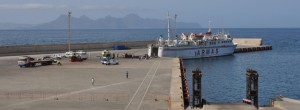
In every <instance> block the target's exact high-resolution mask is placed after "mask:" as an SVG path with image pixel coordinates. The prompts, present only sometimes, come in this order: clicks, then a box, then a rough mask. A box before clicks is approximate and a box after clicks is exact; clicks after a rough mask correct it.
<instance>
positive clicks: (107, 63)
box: [102, 59, 119, 65]
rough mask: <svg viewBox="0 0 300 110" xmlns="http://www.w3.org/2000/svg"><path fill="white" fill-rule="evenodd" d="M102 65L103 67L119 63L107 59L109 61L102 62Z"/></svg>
mask: <svg viewBox="0 0 300 110" xmlns="http://www.w3.org/2000/svg"><path fill="white" fill-rule="evenodd" d="M102 64H105V65H118V64H119V61H118V60H116V59H109V60H105V61H103V63H102Z"/></svg>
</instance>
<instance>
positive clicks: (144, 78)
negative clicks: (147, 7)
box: [0, 49, 172, 110]
mask: <svg viewBox="0 0 300 110" xmlns="http://www.w3.org/2000/svg"><path fill="white" fill-rule="evenodd" d="M112 52H114V53H116V54H120V55H121V54H122V53H131V54H135V55H143V54H146V53H147V50H146V49H134V50H123V51H112ZM89 53H90V55H89V58H88V60H86V61H84V62H69V61H68V59H62V60H61V62H62V66H58V65H49V66H40V67H32V68H19V67H18V66H17V58H18V56H6V57H0V110H122V109H123V110H132V109H135V110H168V108H169V93H170V81H171V72H172V69H171V67H172V66H171V64H172V59H171V58H153V59H150V60H138V59H125V58H119V59H118V60H119V62H120V64H119V65H102V64H100V62H99V58H98V57H97V56H99V55H100V53H101V51H95V52H89ZM32 56H33V57H41V56H43V55H32ZM126 71H128V73H129V78H128V79H127V78H126V74H125V73H126ZM92 78H94V79H95V84H94V85H92V83H91V82H92V81H91V79H92Z"/></svg>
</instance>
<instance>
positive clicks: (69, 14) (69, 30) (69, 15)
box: [68, 10, 72, 52]
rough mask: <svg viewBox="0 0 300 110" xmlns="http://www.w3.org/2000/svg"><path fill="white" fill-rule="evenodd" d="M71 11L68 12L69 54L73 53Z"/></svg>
mask: <svg viewBox="0 0 300 110" xmlns="http://www.w3.org/2000/svg"><path fill="white" fill-rule="evenodd" d="M71 14H72V12H71V10H69V11H68V17H69V24H68V26H69V29H68V48H69V52H70V51H71V45H70V37H71Z"/></svg>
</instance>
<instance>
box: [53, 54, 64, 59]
mask: <svg viewBox="0 0 300 110" xmlns="http://www.w3.org/2000/svg"><path fill="white" fill-rule="evenodd" d="M51 57H52V58H53V59H61V58H62V57H61V56H60V55H59V54H54V55H52V56H51Z"/></svg>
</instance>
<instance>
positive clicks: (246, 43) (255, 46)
mask: <svg viewBox="0 0 300 110" xmlns="http://www.w3.org/2000/svg"><path fill="white" fill-rule="evenodd" d="M233 42H234V43H237V44H238V45H237V48H236V49H235V51H234V52H235V53H243V52H254V51H263V50H272V46H271V45H264V44H263V41H262V39H261V38H234V39H233Z"/></svg>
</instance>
